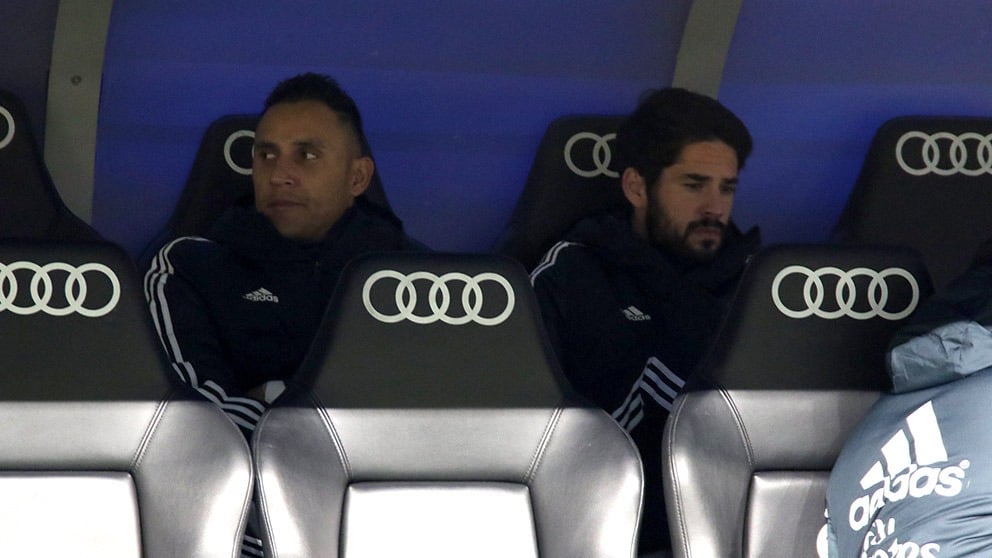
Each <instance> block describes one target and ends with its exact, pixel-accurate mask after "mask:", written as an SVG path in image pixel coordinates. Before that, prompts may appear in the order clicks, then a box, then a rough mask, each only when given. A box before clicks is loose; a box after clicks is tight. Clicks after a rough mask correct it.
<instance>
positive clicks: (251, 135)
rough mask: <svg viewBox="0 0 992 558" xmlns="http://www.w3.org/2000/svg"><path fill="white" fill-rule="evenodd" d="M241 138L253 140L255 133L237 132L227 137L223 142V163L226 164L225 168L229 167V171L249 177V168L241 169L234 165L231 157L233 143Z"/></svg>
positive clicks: (249, 131) (247, 131)
mask: <svg viewBox="0 0 992 558" xmlns="http://www.w3.org/2000/svg"><path fill="white" fill-rule="evenodd" d="M241 138H252V139H253V140H254V139H255V132H253V131H251V130H238V131H237V132H234V133H232V134H231V135H229V136H227V141H225V142H224V161H226V162H227V166H229V167H231V170H233V171H234V172H236V173H238V174H243V175H245V176H251V167H242V166H241V165H239V164H237V163H235V162H234V157H232V156H231V148H232V147H233V146H234V142H236V141H238V140H239V139H241ZM249 153H250V151H249Z"/></svg>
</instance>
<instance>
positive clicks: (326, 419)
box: [311, 395, 351, 479]
mask: <svg viewBox="0 0 992 558" xmlns="http://www.w3.org/2000/svg"><path fill="white" fill-rule="evenodd" d="M311 398H312V399H313V402H314V405H315V406H316V408H317V412H318V413H319V414H320V419H321V420H322V421H323V423H324V428H326V429H327V434H328V435H329V436H330V437H331V441H332V442H333V443H334V449H336V450H337V452H338V459H340V460H341V467H342V468H343V469H344V474H345V478H348V479H350V478H351V464H350V463H349V462H348V455H347V454H346V453H345V450H344V442H342V441H341V436H340V435H339V434H338V431H337V428H335V427H334V422H333V421H332V420H331V416H330V415H329V414H327V409H325V408H324V406H323V405H321V404H320V401H319V400H318V399H317V396H316V395H312V396H311Z"/></svg>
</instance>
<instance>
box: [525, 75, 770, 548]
mask: <svg viewBox="0 0 992 558" xmlns="http://www.w3.org/2000/svg"><path fill="white" fill-rule="evenodd" d="M616 143H617V148H618V153H617V155H618V158H619V162H620V165H621V168H623V169H624V170H623V172H622V174H621V176H620V187H621V188H622V189H623V193H624V196H625V197H626V198H627V201H628V202H629V204H630V207H629V208H627V211H625V212H622V213H621V214H604V215H598V216H594V217H591V218H588V219H585V220H583V221H580V222H579V223H577V224H576V225H575V226H574V227H573V228H572V229H571V230H570V231H569V233H568V234H567V235H566V236H565V238H564V240H562V241H561V242H559V243H557V244H556V245H555V246H553V247H552V248H551V250H549V251H548V253H547V254H546V255H545V257H544V259H543V260H542V261H541V263H539V264H538V265H537V266H536V267H535V268H534V271H533V272H532V274H531V281H532V283H533V285H534V289H535V291H536V292H537V295H538V300H539V302H540V304H541V311H542V314H543V318H544V321H545V324H546V327H547V330H548V332H549V334H550V336H551V340H552V343H553V345H554V347H555V351H556V353H557V356H558V358H559V361H560V362H561V365H562V368H563V370H564V372H565V374H566V376H567V377H568V379H569V381H570V382H571V383H572V385H573V387H574V388H575V389H576V390H577V391H578V392H579V393H580V394H582V395H583V396H585V397H586V398H588V399H589V400H591V401H592V402H593V403H594V404H596V405H598V406H600V407H602V408H603V409H605V410H606V411H607V412H609V413H611V414H612V415H613V417H614V418H615V419H616V420H617V422H618V423H619V424H620V425H621V426H623V427H624V428H625V429H626V430H627V431H628V432H629V433H630V435H631V437H632V438H633V440H634V442H635V443H636V444H637V446H638V449H639V450H640V452H641V458H642V461H643V462H644V469H645V477H646V486H645V515H644V519H643V521H642V525H641V545H640V548H641V552H642V555H643V554H644V553H654V552H664V551H666V550H667V549H668V547H669V546H670V539H669V534H668V526H667V522H666V518H665V512H664V497H663V494H662V484H661V474H662V472H661V471H662V467H661V437H662V432H663V430H664V425H665V420H666V419H667V417H668V413H669V411H670V410H671V406H672V402H673V401H674V399H675V397H676V396H677V395H678V394H679V393H680V392H681V390H682V387H683V386H684V385H685V383H686V380H687V379H688V377H689V375H690V374H691V373H692V371H693V369H694V368H695V366H696V365H697V363H698V362H699V361H700V359H701V358H702V356H703V353H704V351H705V350H706V348H707V346H708V345H709V343H710V340H711V338H712V337H713V336H714V334H715V333H716V330H717V328H718V326H719V324H720V322H721V320H722V318H723V316H724V314H725V313H726V310H727V307H728V305H729V302H730V298H731V296H732V294H733V292H734V291H735V289H736V286H737V283H738V281H739V278H740V275H741V272H742V271H743V268H744V266H745V264H746V263H747V261H748V260H749V258H750V256H751V255H752V254H753V253H754V252H756V251H757V250H758V249H759V247H760V244H761V240H760V233H759V231H758V229H757V228H754V229H752V230H751V231H749V232H748V233H747V234H742V233H741V232H740V231H739V230H738V229H737V227H736V226H735V225H734V224H733V223H732V222H731V221H730V213H731V209H732V208H733V203H734V196H735V194H736V191H737V185H738V173H739V172H740V170H741V169H742V168H743V167H744V162H745V160H746V159H747V157H748V155H750V153H751V149H752V142H751V135H750V133H749V132H748V130H747V127H746V126H745V125H744V123H743V122H742V121H741V120H740V119H739V118H738V117H737V116H735V115H734V114H733V113H732V112H731V111H730V110H728V109H727V108H726V107H724V106H723V105H722V104H720V103H719V102H717V101H716V100H714V99H711V98H709V97H706V96H704V95H700V94H697V93H694V92H691V91H687V90H685V89H678V88H667V89H662V90H658V91H655V92H653V93H651V94H650V95H648V96H647V97H646V98H644V100H643V101H642V102H641V103H640V104H639V105H638V107H637V109H636V110H635V111H634V112H633V114H631V115H630V116H629V117H628V118H627V119H626V120H625V122H624V123H623V124H622V125H621V127H620V129H619V131H618V133H617V139H616ZM659 555H664V554H659Z"/></svg>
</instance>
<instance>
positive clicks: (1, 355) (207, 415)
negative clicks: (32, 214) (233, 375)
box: [0, 241, 253, 558]
mask: <svg viewBox="0 0 992 558" xmlns="http://www.w3.org/2000/svg"><path fill="white" fill-rule="evenodd" d="M140 288H141V287H140V284H139V283H138V282H137V281H136V272H135V270H134V267H133V264H132V263H131V261H130V259H129V258H128V256H127V255H126V254H125V253H124V252H123V251H122V250H121V249H119V248H117V247H115V246H113V245H110V244H107V243H85V242H72V243H52V242H45V241H3V242H0V331H3V335H0V369H2V370H3V373H2V374H0V447H2V448H3V451H0V494H2V497H0V556H76V557H101V558H107V557H115V558H116V557H134V558H137V557H139V556H140V557H145V558H155V557H161V558H166V557H168V558H175V557H177V556H199V557H217V558H221V557H223V558H231V557H232V556H235V555H236V552H237V551H238V549H239V548H240V545H241V537H242V534H243V531H244V525H245V521H246V514H247V509H248V505H249V502H250V496H251V490H252V483H253V480H252V470H251V461H250V453H249V450H248V447H247V444H246V443H245V441H244V439H243V437H242V436H241V433H240V432H239V431H238V429H237V428H236V427H235V426H234V424H233V423H231V422H230V421H229V420H228V419H227V417H226V416H225V415H224V413H223V412H221V411H220V410H219V409H217V408H216V407H215V406H214V404H212V403H210V402H207V401H203V400H195V399H187V398H186V397H185V396H184V395H183V393H182V392H181V389H182V387H181V385H176V384H178V382H177V381H173V380H171V379H172V378H174V377H175V376H176V375H175V373H174V372H173V371H172V370H171V369H170V368H169V366H168V364H167V363H166V362H165V360H164V358H163V357H162V354H163V352H162V351H161V348H160V347H159V345H158V340H157V338H156V336H155V334H154V330H153V329H152V328H151V324H150V323H149V319H150V318H149V316H148V312H147V310H146V306H145V303H144V298H143V297H142V296H141V294H140V293H141V291H140Z"/></svg>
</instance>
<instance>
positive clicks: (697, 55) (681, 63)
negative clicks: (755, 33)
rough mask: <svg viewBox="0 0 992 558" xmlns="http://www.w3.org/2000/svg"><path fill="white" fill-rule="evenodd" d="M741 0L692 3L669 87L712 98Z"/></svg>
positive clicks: (701, 0)
mask: <svg viewBox="0 0 992 558" xmlns="http://www.w3.org/2000/svg"><path fill="white" fill-rule="evenodd" d="M742 2H743V0H693V2H692V7H691V8H690V9H689V17H688V19H687V20H686V24H685V29H684V30H683V32H682V44H681V45H680V46H679V53H678V58H677V59H676V61H675V75H674V77H673V78H672V85H674V86H676V87H685V88H686V89H691V90H693V91H698V92H699V93H704V94H706V95H710V96H711V97H716V96H717V94H718V93H719V92H720V80H721V79H722V78H723V66H724V63H725V62H726V61H727V51H728V50H729V49H730V41H731V39H733V37H734V27H736V25H737V17H738V15H739V14H740V9H741V4H742Z"/></svg>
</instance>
